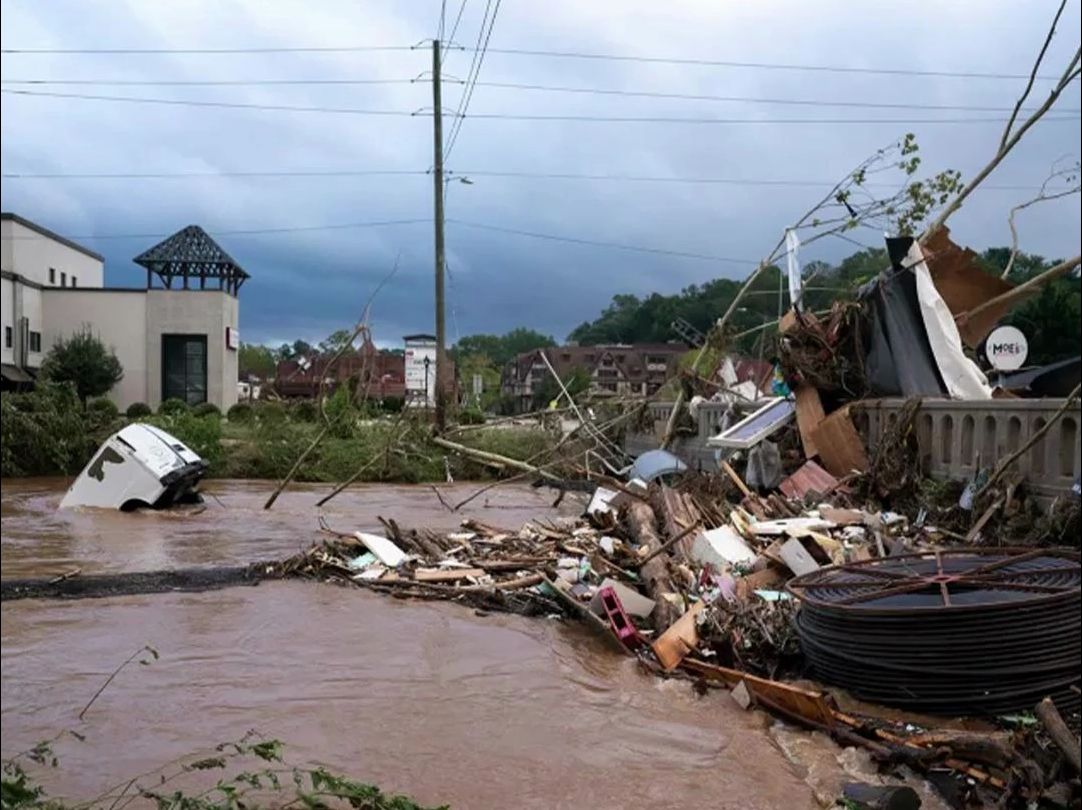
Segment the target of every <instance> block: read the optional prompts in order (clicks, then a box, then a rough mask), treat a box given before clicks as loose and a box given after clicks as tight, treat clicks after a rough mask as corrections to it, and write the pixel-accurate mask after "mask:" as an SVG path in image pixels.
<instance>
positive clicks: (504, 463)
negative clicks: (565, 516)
mask: <svg viewBox="0 0 1082 810" xmlns="http://www.w3.org/2000/svg"><path fill="white" fill-rule="evenodd" d="M432 443H433V444H435V445H437V446H439V447H442V448H444V449H445V450H451V451H453V452H455V453H459V454H461V455H463V456H469V457H470V458H474V459H477V460H478V461H481V462H483V463H485V464H495V465H497V466H500V467H511V468H512V469H515V470H520V471H522V472H528V473H534V474H535V475H539V476H541V477H542V478H546V479H548V480H549V481H559V480H560V479H559V477H558V476H555V475H553V474H552V473H550V472H549V471H548V470H544V469H542V468H541V467H536V466H534V465H533V464H527V463H526V462H525V461H519V460H518V459H514V458H508V457H507V456H501V455H499V454H498V453H489V452H488V451H487V450H478V449H477V448H476V447H467V446H466V445H464V444H459V443H458V442H452V441H448V440H447V439H444V438H442V437H441V436H433V437H432Z"/></svg>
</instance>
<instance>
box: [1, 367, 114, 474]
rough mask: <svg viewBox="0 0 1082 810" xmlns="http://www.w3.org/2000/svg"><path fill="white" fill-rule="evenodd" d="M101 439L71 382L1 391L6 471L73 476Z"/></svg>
mask: <svg viewBox="0 0 1082 810" xmlns="http://www.w3.org/2000/svg"><path fill="white" fill-rule="evenodd" d="M101 438H103V437H101ZM99 443H100V438H99V437H97V436H95V435H94V433H93V432H92V431H90V430H89V429H88V426H87V421H86V419H85V418H84V415H83V409H82V404H81V402H80V401H79V396H78V394H77V393H76V388H75V386H74V385H73V384H71V383H64V384H61V383H47V382H41V383H39V384H38V386H37V388H36V390H34V391H31V392H29V393H25V394H16V393H9V392H4V393H3V394H2V395H0V475H3V476H20V475H56V474H58V473H59V474H65V475H72V474H74V473H77V472H78V471H79V470H80V469H81V468H82V467H83V466H84V465H85V464H86V463H87V462H88V461H89V460H90V456H91V455H92V454H93V453H94V451H95V450H96V449H97V446H98V444H99Z"/></svg>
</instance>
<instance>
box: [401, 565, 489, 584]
mask: <svg viewBox="0 0 1082 810" xmlns="http://www.w3.org/2000/svg"><path fill="white" fill-rule="evenodd" d="M484 575H485V571H484V569H483V568H419V569H417V570H416V571H414V572H413V578H414V579H415V580H417V582H455V581H456V580H460V579H465V578H466V577H483V576H484Z"/></svg>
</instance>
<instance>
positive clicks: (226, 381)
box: [2, 213, 247, 410]
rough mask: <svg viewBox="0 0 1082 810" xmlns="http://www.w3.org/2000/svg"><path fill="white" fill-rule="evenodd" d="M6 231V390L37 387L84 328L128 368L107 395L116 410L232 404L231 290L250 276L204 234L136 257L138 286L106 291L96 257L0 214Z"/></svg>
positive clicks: (236, 315) (235, 333) (234, 313)
mask: <svg viewBox="0 0 1082 810" xmlns="http://www.w3.org/2000/svg"><path fill="white" fill-rule="evenodd" d="M2 224H3V237H4V238H3V256H2V259H3V267H2V270H3V278H2V283H3V286H2V293H3V301H2V312H3V326H4V338H5V339H4V351H3V371H4V384H5V388H8V387H28V386H31V385H33V383H34V380H35V378H36V376H37V372H38V369H39V368H40V366H41V362H42V361H43V360H44V357H45V354H46V353H47V352H48V351H49V349H50V348H51V347H52V346H53V345H54V344H55V343H56V342H57V341H59V340H61V339H64V338H67V337H70V336H71V335H72V334H74V333H76V332H79V331H81V330H83V329H84V328H89V329H90V331H91V332H92V333H94V334H95V335H97V336H98V337H99V338H100V339H101V340H102V342H103V343H105V344H106V345H107V346H109V347H111V348H112V350H113V351H114V352H115V353H116V355H117V359H118V360H119V361H120V363H121V366H122V367H123V369H124V377H123V379H122V380H121V381H120V382H119V383H118V384H117V385H116V386H115V387H114V388H113V390H112V391H110V392H109V398H110V399H112V400H113V401H114V402H115V403H116V404H117V405H118V406H119V407H120V408H121V409H124V408H126V407H128V406H129V405H131V404H132V403H134V402H145V403H146V404H148V405H149V406H150V407H152V408H157V406H158V405H159V404H161V402H162V400H163V399H167V398H170V397H177V398H180V399H184V400H186V401H187V402H189V403H190V404H197V403H199V402H212V403H214V404H215V405H217V406H218V407H219V408H221V409H222V410H225V409H227V408H229V407H230V406H231V405H233V404H234V403H235V402H236V401H237V377H238V368H237V363H238V350H239V347H240V331H239V321H240V308H239V302H238V298H237V291H238V290H239V287H240V283H242V282H243V280H244V279H245V278H247V274H246V273H244V272H243V271H242V270H240V268H239V267H238V266H236V265H235V263H234V262H233V261H232V259H231V258H229V257H228V255H227V254H225V253H224V251H221V249H220V248H219V247H218V246H217V245H216V244H215V243H214V242H213V240H211V239H210V237H209V236H207V235H206V234H205V233H204V232H203V231H202V229H199V228H197V227H196V226H189V228H185V229H184V230H183V231H181V232H178V234H176V235H174V236H173V237H170V239H167V240H166V241H165V242H163V243H161V245H157V246H155V247H154V248H151V249H150V250H148V251H146V253H144V254H141V255H140V256H139V257H137V259H136V261H137V262H138V263H139V264H142V265H143V266H144V267H146V268H147V287H146V288H145V289H144V288H117V287H106V286H104V260H103V259H102V257H101V256H99V255H97V254H96V253H94V252H93V251H90V250H88V249H86V248H83V247H82V246H80V245H77V244H76V243H74V242H71V241H70V240H67V239H65V238H64V237H61V236H59V235H58V234H55V233H53V232H51V231H49V230H48V229H46V228H43V227H41V226H39V225H37V224H35V223H32V222H29V221H28V220H25V219H23V218H21V217H18V216H17V215H13V214H6V213H5V214H3V220H2ZM185 259H187V261H185ZM238 274H243V275H238ZM208 281H210V284H209V286H208V283H207V282H208ZM156 282H157V284H158V285H159V286H155V283H156Z"/></svg>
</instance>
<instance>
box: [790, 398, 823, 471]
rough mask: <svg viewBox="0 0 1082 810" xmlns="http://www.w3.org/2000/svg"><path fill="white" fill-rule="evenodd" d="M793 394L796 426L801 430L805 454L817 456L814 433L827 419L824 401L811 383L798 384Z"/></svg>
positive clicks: (801, 441)
mask: <svg viewBox="0 0 1082 810" xmlns="http://www.w3.org/2000/svg"><path fill="white" fill-rule="evenodd" d="M793 396H794V397H795V398H796V426H797V429H798V430H799V431H800V443H801V444H803V445H804V456H805V457H806V458H811V457H812V456H817V455H819V449H818V446H817V445H816V443H815V439H814V438H812V433H813V432H814V431H815V429H816V428H817V427H819V423H820V422H822V421H823V420H824V419H826V416H827V415H826V411H824V410H823V401H822V400H821V399H820V398H819V392H818V391H817V390H816V389H814V388H812V386H810V385H798V386H797V388H796V390H795V391H794V392H793Z"/></svg>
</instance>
